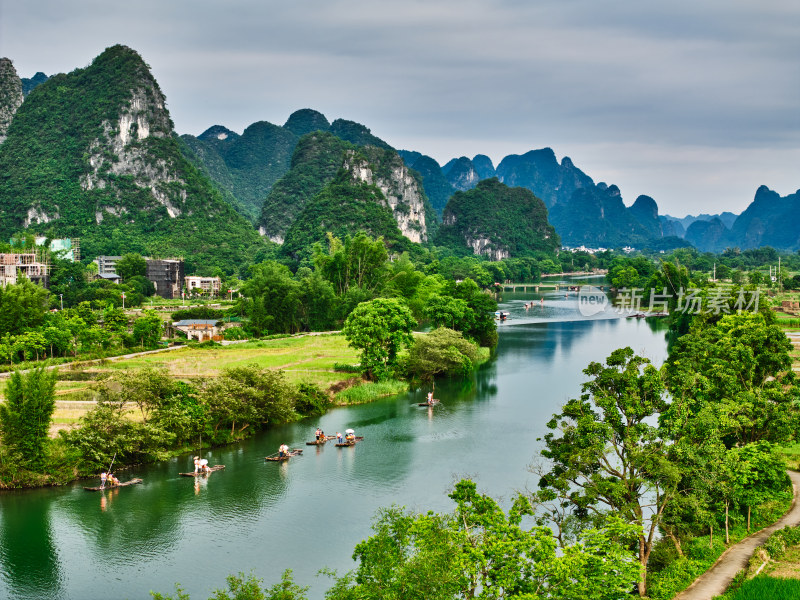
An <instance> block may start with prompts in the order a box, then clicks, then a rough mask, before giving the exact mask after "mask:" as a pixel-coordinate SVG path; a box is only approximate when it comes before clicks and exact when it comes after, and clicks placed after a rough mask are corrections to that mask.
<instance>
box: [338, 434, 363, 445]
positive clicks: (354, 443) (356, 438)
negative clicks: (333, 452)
mask: <svg viewBox="0 0 800 600" xmlns="http://www.w3.org/2000/svg"><path fill="white" fill-rule="evenodd" d="M363 441H364V436H362V435H357V436H356V437H355V438H354V439H353V440H352V441H350V442H348V441H344V442H341V443H339V442H336V447H337V448H345V447H347V446H355V445H356V442H363Z"/></svg>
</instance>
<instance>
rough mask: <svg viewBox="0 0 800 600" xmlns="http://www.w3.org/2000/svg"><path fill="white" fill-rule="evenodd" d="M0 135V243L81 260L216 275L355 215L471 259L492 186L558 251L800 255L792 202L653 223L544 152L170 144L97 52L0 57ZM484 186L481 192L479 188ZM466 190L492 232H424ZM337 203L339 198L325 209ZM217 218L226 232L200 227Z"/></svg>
mask: <svg viewBox="0 0 800 600" xmlns="http://www.w3.org/2000/svg"><path fill="white" fill-rule="evenodd" d="M31 90H34V91H31ZM26 94H27V95H26ZM4 135H7V136H8V137H7V139H6V141H5V143H3V144H0V216H1V217H2V219H1V220H0V236H2V235H5V234H4V233H3V232H4V231H5V232H15V231H17V230H19V229H28V230H31V229H32V228H35V229H36V230H37V231H45V230H47V231H48V232H53V233H57V234H58V235H64V236H80V237H82V238H83V239H84V242H83V243H82V245H83V247H84V249H85V250H86V252H87V253H89V254H90V253H92V252H94V251H95V250H96V251H97V252H98V253H100V252H105V253H114V252H117V250H116V249H123V250H125V251H127V250H133V251H140V252H146V253H149V254H152V255H165V254H182V253H185V254H189V253H192V254H198V255H200V256H203V257H205V258H209V259H210V258H211V256H212V254H213V253H214V252H217V253H221V254H224V255H225V258H224V259H223V261H222V262H224V263H225V264H226V265H230V264H231V261H232V260H234V259H233V256H235V255H236V253H241V252H243V253H245V254H248V253H249V254H252V252H254V250H253V249H254V248H262V249H263V248H264V247H265V246H264V244H268V242H266V240H264V239H263V237H262V238H260V237H259V236H258V233H261V234H262V236H264V237H266V238H269V239H270V240H272V241H274V242H277V243H281V242H284V243H285V242H286V240H287V239H289V238H288V237H287V236H289V232H290V231H291V232H292V235H291V236H290V237H291V239H293V240H295V242H296V241H297V240H301V241H302V240H305V241H308V240H310V239H312V238H314V239H316V240H319V234H320V232H321V231H322V230H324V229H325V228H326V227H331V228H332V229H336V231H337V232H339V234H342V235H344V234H345V233H347V232H354V231H353V229H354V228H356V227H358V219H360V218H364V219H367V220H369V222H370V223H371V225H370V228H371V229H370V231H373V232H374V233H375V235H385V236H386V237H387V239H390V238H391V239H394V240H398V241H397V243H398V244H405V243H415V242H423V243H424V242H426V241H431V240H435V241H441V240H446V239H449V240H450V241H451V242H452V243H453V244H456V245H458V247H459V248H461V249H463V248H466V247H472V248H473V250H475V245H474V244H473V243H472V242H470V241H469V240H470V239H473V240H475V239H489V238H490V237H491V235H499V233H500V231H499V229H498V230H495V229H496V227H497V223H498V222H502V218H503V215H504V213H508V214H511V213H513V212H514V211H515V210H517V208H518V206H517V208H513V207H512V205H509V206H508V207H504V206H503V202H504V201H506V200H508V201H509V202H511V200H510V198H512V197H514V198H515V199H514V200H513V202H516V203H517V204H518V205H520V206H521V205H522V204H524V202H522V204H520V202H521V201H520V200H519V198H517V197H516V196H513V194H510V193H507V192H506V191H505V190H504V189H503V188H498V187H492V186H496V185H497V184H500V185H503V186H505V187H507V188H512V189H513V188H524V189H526V190H528V191H530V192H532V194H533V197H535V198H537V199H540V200H541V202H542V203H543V206H544V207H545V208H546V210H547V213H546V217H545V219H546V220H549V223H550V224H551V225H552V226H553V227H554V228H555V233H556V234H558V236H557V237H559V238H560V240H561V242H563V243H564V244H565V245H568V246H581V245H583V246H590V247H618V246H623V245H632V246H635V247H640V248H646V247H650V248H662V249H664V248H667V247H673V246H676V245H681V244H686V243H691V244H693V245H695V246H697V247H699V248H701V249H714V250H721V249H724V248H725V247H728V246H738V247H741V248H750V247H756V246H758V245H766V244H769V245H773V246H775V247H777V248H782V249H798V247H799V246H800V241H799V240H798V235H797V231H798V227H797V225H798V223H797V220H798V219H797V217H796V215H797V214H798V211H797V208H798V205H797V200H798V197H797V196H798V194H797V193H795V194H792V195H789V196H786V197H781V196H779V195H778V194H777V193H776V192H773V191H771V190H769V188H767V187H765V186H762V187H761V188H759V190H758V191H757V193H756V195H755V198H754V201H753V203H752V204H751V205H750V206H749V207H748V209H747V210H746V211H744V212H743V213H742V214H741V215H738V216H737V215H734V214H733V213H730V212H723V213H721V214H719V215H707V214H701V215H698V216H696V217H694V216H691V215H688V216H686V217H684V218H681V219H678V218H675V217H671V216H669V215H660V214H659V210H658V204H657V203H656V201H655V199H653V198H651V197H649V196H645V195H642V196H639V197H638V198H636V200H635V201H634V202H633V204H631V205H630V206H626V204H625V203H624V202H623V196H622V192H621V191H620V190H619V188H618V187H617V186H615V185H613V184H611V185H608V184H606V183H603V182H599V183H595V181H594V180H593V179H592V178H591V177H590V176H589V175H588V174H586V173H584V172H583V171H582V170H581V169H579V168H578V167H576V166H575V164H574V163H573V162H572V160H571V159H570V158H569V157H566V156H565V157H563V158H562V159H561V160H560V161H559V160H558V159H557V157H556V154H555V152H554V151H553V150H552V149H551V148H541V149H536V150H531V151H529V152H526V153H524V154H519V155H518V154H511V155H508V156H506V157H504V158H503V159H502V160H501V161H500V162H499V163H498V164H497V166H495V165H494V164H493V162H492V160H491V159H490V158H489V157H488V156H486V155H484V154H477V155H475V156H473V157H472V158H468V157H466V156H460V157H456V158H453V159H451V160H449V161H447V163H445V165H444V166H440V164H439V163H438V162H437V161H436V160H434V159H433V158H432V157H430V156H426V155H424V154H423V153H421V152H419V151H415V150H399V151H395V150H394V149H393V148H392V147H391V145H390V144H389V143H387V142H386V141H384V140H382V139H380V138H378V137H377V136H375V135H374V134H372V132H371V131H370V129H369V128H368V127H366V126H364V125H362V124H360V123H357V122H355V121H349V120H345V119H336V120H334V121H332V122H330V121H329V120H328V118H327V117H326V116H325V115H323V114H322V113H320V112H318V111H316V110H313V109H310V108H304V109H300V110H297V111H295V112H294V113H292V114H291V115H290V116H289V118H288V119H287V120H286V122H285V123H284V124H283V125H275V124H272V123H269V122H267V121H258V122H256V123H253V124H251V125H249V126H248V127H247V128H245V130H244V131H243V132H242V133H241V134H239V133H237V132H234V131H232V130H230V129H228V128H226V127H225V126H223V125H219V124H218V125H213V126H211V127H209V128H208V129H206V130H205V131H204V132H203V133H201V134H200V135H198V136H192V135H183V136H180V137H178V136H177V135H176V134H175V132H174V131H173V126H172V121H171V119H170V117H169V114H168V112H167V111H166V108H165V99H164V97H163V94H162V93H161V91H160V88H159V87H158V84H157V83H156V82H155V80H154V79H153V77H152V74H150V72H149V68H148V67H147V65H146V64H145V63H144V61H143V60H142V59H141V57H140V56H139V55H138V54H137V53H136V52H135V51H133V50H131V49H130V48H126V47H124V46H114V47H112V48H108V49H106V51H104V52H103V53H102V54H101V55H99V56H98V57H97V58H96V59H95V60H94V61H93V62H92V64H91V65H90V66H89V67H86V68H85V69H76V70H75V71H73V72H72V73H69V74H66V75H65V74H59V75H54V76H53V77H49V78H48V77H47V76H46V75H44V74H43V73H37V74H36V75H35V76H34V77H33V78H30V79H29V80H23V79H20V78H19V76H18V75H17V73H16V71H15V70H14V68H13V64H12V63H11V61H10V60H8V59H0V141H2V137H3V136H4ZM495 178H496V181H495ZM487 181H492V182H493V183H492V184H491V185H490V186H489V187H487V186H483V187H481V183H482V182H487ZM487 185H488V184H487ZM479 187H481V190H480V193H476V194H474V195H473V196H468V197H467V204H469V206H470V207H471V208H470V210H469V211H467V212H468V214H469V215H471V216H470V218H474V219H475V220H476V222H479V223H484V224H485V225H486V227H489V228H491V229H492V231H489V230H487V231H485V232H483V234H485V235H483V234H482V233H481V232H479V231H471V232H470V233H469V235H466V234H463V232H460V233H458V234H457V235H456V236H455V237H453V235H452V232H453V231H454V230H453V229H452V225H453V222H448V223H446V224H445V225H443V226H442V235H437V228H438V227H439V222H440V221H442V220H444V219H445V218H446V217H447V215H451V217H449V218H450V219H451V220H452V216H453V215H458V214H460V213H459V210H460V209H458V205H459V203H462V204H463V203H464V202H465V200H464V197H463V196H458V194H466V193H468V192H471V191H472V190H476V189H478V188H479ZM490 188H491V189H490ZM337 193H340V194H343V196H342V198H344V199H345V200H346V201H343V202H340V203H337V202H338V201H337V196H336V194H337ZM457 196H458V201H457V202H456V204H454V205H453V207H451V208H450V210H448V207H449V205H450V202H452V201H453V200H454V199H455V198H456V197H457ZM367 199H369V202H367ZM498 199H499V200H498ZM483 200H485V201H486V203H487V204H486V206H485V207H484V212H485V213H486V214H483V213H482V212H481V210H480V206H479V203H480V201H483ZM526 201H527V200H526ZM515 206H516V205H515ZM375 207H377V208H375ZM325 210H330V211H333V212H334V213H336V211H340V212H341V214H327V215H326V214H324V211H325ZM359 211H361V212H359ZM537 211H538V209H537ZM535 212H536V211H535ZM520 214H521V213H520ZM200 215H202V218H201V217H200ZM359 215H360V216H359ZM540 216H541V215H540V214H539V212H536V220H537V222H538V220H540ZM459 218H460V221H459V219H456V221H458V222H459V227H460V226H461V225H462V224H463V219H464V217H463V215H462V216H461V217H459ZM218 219H221V220H224V221H225V222H226V224H227V226H226V228H220V227H216V228H214V227H212V226H211V225H212V223H215V222H216V223H218V222H219V221H217V220H218ZM303 219H309V226H308V227H305V229H304V228H303V227H301V225H302V224H301V223H298V220H303ZM495 219H498V220H497V221H495ZM248 221H249V223H248ZM506 222H508V220H507V219H506ZM256 228H257V229H258V231H256ZM312 230H313V232H312ZM448 231H449V232H450V233H447V232H448ZM303 232H305V233H303ZM381 232H382V233H381ZM312 233H313V235H312ZM462 234H463V235H462ZM537 235H538V234H537ZM462 238H463V239H462ZM555 238H556V236H549V237H547V238H546V239H549V240H552V239H555ZM681 238H684V239H681ZM404 240H405V241H404ZM295 242H293V243H295ZM436 243H438V242H436ZM448 243H450V242H448ZM515 244H516V246H515ZM479 245H480V244H479ZM501 246H502V244H499V242H493V243H492V245H491V248H490V245H488V244H483V245H482V246H481V247H482V248H489V249H490V252H495V254H496V255H497V252H499V253H501V254H502V252H504V251H506V250H503V249H502V248H501ZM507 246H508V249H510V250H508V251H509V252H510V253H511V254H510V255H513V253H514V252H516V251H518V250H514V249H513V248H514V247H517V248H523V250H522V251H523V252H527V251H528V250H527V249H525V245H524V244H521V243H520V244H517V242H514V243H513V244H511V243H509V244H507Z"/></svg>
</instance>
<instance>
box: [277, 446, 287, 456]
mask: <svg viewBox="0 0 800 600" xmlns="http://www.w3.org/2000/svg"><path fill="white" fill-rule="evenodd" d="M284 456H289V446H287V445H286V444H281V445H280V447H279V448H278V458H283V457H284Z"/></svg>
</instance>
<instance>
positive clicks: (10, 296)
mask: <svg viewBox="0 0 800 600" xmlns="http://www.w3.org/2000/svg"><path fill="white" fill-rule="evenodd" d="M49 296H50V293H49V292H48V291H47V290H46V289H44V288H43V287H41V286H38V285H36V284H35V283H32V282H31V281H30V280H28V279H27V278H25V277H21V278H20V279H19V280H18V283H16V284H13V285H6V286H4V287H0V333H12V334H17V333H20V332H21V331H23V330H25V329H32V328H36V327H39V326H40V325H41V324H42V323H43V322H44V316H45V313H46V311H47V308H48V305H49Z"/></svg>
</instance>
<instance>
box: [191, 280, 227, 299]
mask: <svg viewBox="0 0 800 600" xmlns="http://www.w3.org/2000/svg"><path fill="white" fill-rule="evenodd" d="M184 284H185V286H186V289H187V290H188V292H189V293H190V294H191V293H192V292H198V291H201V292H203V293H206V294H209V295H211V296H219V291H220V288H221V287H222V280H221V279H220V278H219V277H200V276H198V275H187V276H186V277H185V278H184Z"/></svg>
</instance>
